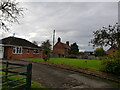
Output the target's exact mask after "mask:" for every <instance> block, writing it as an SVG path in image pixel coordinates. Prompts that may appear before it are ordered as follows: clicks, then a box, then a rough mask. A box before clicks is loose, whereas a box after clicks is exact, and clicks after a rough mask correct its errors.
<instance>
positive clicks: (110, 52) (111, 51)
mask: <svg viewBox="0 0 120 90" xmlns="http://www.w3.org/2000/svg"><path fill="white" fill-rule="evenodd" d="M114 52H115V49H114V48H110V49H109V50H108V51H107V52H106V53H107V54H112V53H114Z"/></svg>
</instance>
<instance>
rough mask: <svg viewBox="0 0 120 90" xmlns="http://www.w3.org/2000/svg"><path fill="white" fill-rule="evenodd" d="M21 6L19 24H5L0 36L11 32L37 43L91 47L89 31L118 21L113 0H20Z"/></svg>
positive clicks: (115, 4) (86, 48) (115, 3)
mask: <svg viewBox="0 0 120 90" xmlns="http://www.w3.org/2000/svg"><path fill="white" fill-rule="evenodd" d="M19 6H21V7H23V8H25V10H24V17H20V18H19V22H20V24H16V23H14V24H12V26H9V29H10V30H9V32H4V31H2V32H0V34H2V38H4V37H8V36H12V35H13V33H15V37H19V38H24V39H27V40H29V41H37V42H39V44H41V43H42V42H43V41H45V40H47V39H49V40H50V41H51V44H52V38H53V37H52V36H53V30H55V31H56V33H55V42H57V38H58V37H61V39H62V42H63V43H65V42H66V41H69V42H70V44H72V43H74V42H76V43H77V44H78V46H79V49H80V50H81V51H84V50H85V51H91V50H92V51H93V50H94V49H93V47H92V46H89V41H90V40H91V39H92V38H93V31H96V30H99V29H100V28H102V27H103V26H106V27H107V26H108V25H114V24H115V23H116V22H118V3H117V2H30V1H28V2H20V5H19Z"/></svg>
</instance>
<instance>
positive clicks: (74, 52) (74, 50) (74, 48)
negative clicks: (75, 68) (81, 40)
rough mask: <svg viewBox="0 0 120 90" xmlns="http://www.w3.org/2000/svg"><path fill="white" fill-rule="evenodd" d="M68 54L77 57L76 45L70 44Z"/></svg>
mask: <svg viewBox="0 0 120 90" xmlns="http://www.w3.org/2000/svg"><path fill="white" fill-rule="evenodd" d="M69 54H71V55H79V49H78V45H77V44H76V43H73V44H71V46H70V52H69Z"/></svg>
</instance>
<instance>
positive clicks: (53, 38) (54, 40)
mask: <svg viewBox="0 0 120 90" xmlns="http://www.w3.org/2000/svg"><path fill="white" fill-rule="evenodd" d="M54 44H55V30H54V31H53V47H54Z"/></svg>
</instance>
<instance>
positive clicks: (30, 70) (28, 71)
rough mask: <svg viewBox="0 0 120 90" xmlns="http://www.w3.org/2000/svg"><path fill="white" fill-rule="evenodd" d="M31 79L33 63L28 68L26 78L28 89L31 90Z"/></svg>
mask: <svg viewBox="0 0 120 90" xmlns="http://www.w3.org/2000/svg"><path fill="white" fill-rule="evenodd" d="M31 78H32V63H30V64H28V66H27V76H26V89H27V90H29V89H30V87H31Z"/></svg>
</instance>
